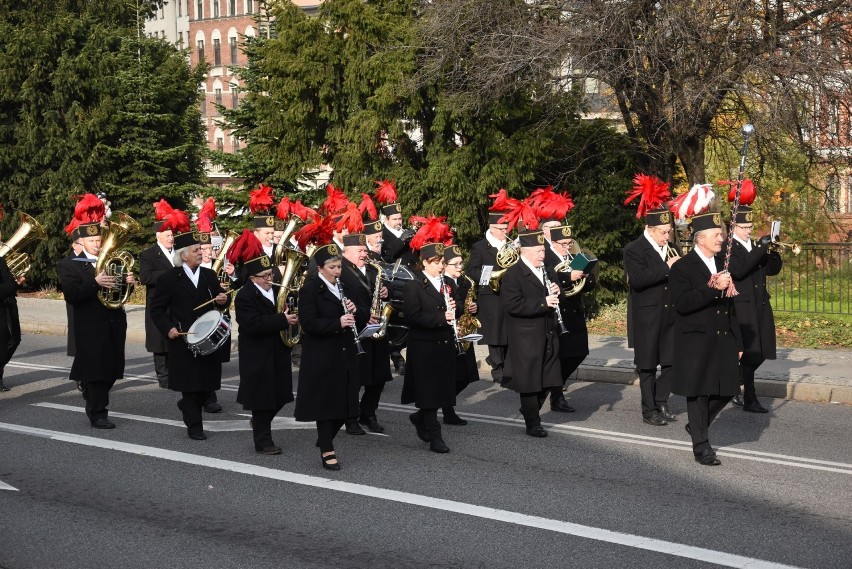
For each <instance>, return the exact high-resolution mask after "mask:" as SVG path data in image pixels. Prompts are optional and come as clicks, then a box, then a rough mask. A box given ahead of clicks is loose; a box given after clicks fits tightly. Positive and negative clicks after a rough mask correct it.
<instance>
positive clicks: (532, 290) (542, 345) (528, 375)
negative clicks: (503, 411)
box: [500, 231, 562, 437]
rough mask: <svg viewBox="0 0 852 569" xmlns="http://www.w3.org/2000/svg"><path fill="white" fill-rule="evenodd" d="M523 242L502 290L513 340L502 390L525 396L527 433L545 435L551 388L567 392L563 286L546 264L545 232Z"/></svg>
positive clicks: (523, 235)
mask: <svg viewBox="0 0 852 569" xmlns="http://www.w3.org/2000/svg"><path fill="white" fill-rule="evenodd" d="M519 239H520V245H521V258H520V260H519V261H518V262H517V263H515V264H514V265H512V266H511V267H509V268H508V269H507V270H506V274H505V275H504V276H503V281H502V283H501V286H500V299H501V300H502V302H503V306H504V308H505V310H506V320H507V322H506V327H507V329H508V338H509V346H508V348H509V349H508V351H507V352H506V367H505V369H504V371H503V387H506V388H508V389H511V390H512V391H516V392H518V393H519V394H520V396H521V413H522V414H523V416H524V422H525V423H526V427H527V434H528V435H530V436H531V437H546V436H547V431H545V430H544V429H543V428H542V426H541V417H540V416H539V410H540V409H541V406H542V404H543V403H544V401H545V399H547V396H548V394H549V393H550V390H551V389H552V388H554V387H558V388H560V389H561V388H562V378H561V376H560V373H559V329H558V327H557V325H556V318H555V315H556V310H557V309H558V307H559V287H558V286H557V285H556V284H555V275H554V274H553V272H552V271H550V270H549V269H548V268H547V267H545V265H544V243H545V239H544V234H543V233H542V232H541V231H529V232H524V233H521V234H520V235H519Z"/></svg>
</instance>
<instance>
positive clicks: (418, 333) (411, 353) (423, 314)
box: [402, 271, 457, 409]
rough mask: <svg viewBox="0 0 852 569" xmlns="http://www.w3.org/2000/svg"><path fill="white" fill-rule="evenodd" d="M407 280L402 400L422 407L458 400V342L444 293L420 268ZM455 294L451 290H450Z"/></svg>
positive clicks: (449, 405)
mask: <svg viewBox="0 0 852 569" xmlns="http://www.w3.org/2000/svg"><path fill="white" fill-rule="evenodd" d="M415 275H416V278H415V279H414V280H411V281H408V282H407V283H405V297H404V298H403V312H404V313H405V323H406V324H407V325H408V351H407V352H406V363H405V381H404V383H403V385H402V403H404V404H408V403H414V405H415V406H417V407H418V408H419V409H438V408H439V407H452V406H454V405H455V404H456V366H457V363H456V359H457V351H456V343H455V335H454V333H453V328H452V326H450V325H449V324H448V323H447V320H446V318H445V317H444V314H445V313H446V311H447V303H446V302H445V300H444V296H443V295H442V294H441V293H440V292H438V290H437V289H436V288H435V287H434V286H433V285H432V283H431V282H429V279H427V278H426V276H425V275H424V274H423V273H422V272H420V271H416V272H415ZM450 294H452V292H450Z"/></svg>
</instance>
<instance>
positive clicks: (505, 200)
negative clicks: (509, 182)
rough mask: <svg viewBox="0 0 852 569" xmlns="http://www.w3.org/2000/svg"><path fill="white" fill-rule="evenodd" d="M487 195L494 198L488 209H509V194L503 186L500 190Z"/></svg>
mask: <svg viewBox="0 0 852 569" xmlns="http://www.w3.org/2000/svg"><path fill="white" fill-rule="evenodd" d="M488 197H489V198H493V199H494V203H493V204H491V207H489V208H488V210H489V211H507V210H508V209H509V195H508V194H507V193H506V190H504V189H503V188H500V191H499V192H497V193H496V194H489V196H488Z"/></svg>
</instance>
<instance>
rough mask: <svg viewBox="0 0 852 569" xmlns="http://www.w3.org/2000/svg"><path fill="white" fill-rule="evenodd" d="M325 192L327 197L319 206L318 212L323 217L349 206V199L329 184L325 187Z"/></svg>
mask: <svg viewBox="0 0 852 569" xmlns="http://www.w3.org/2000/svg"><path fill="white" fill-rule="evenodd" d="M325 192H326V194H327V196H328V197H326V198H325V201H324V202H323V203H322V205H321V206H320V211H321V212H322V213H323V214H324V215H329V214H335V213H339V212H341V211H343V210H344V209H346V208H347V206H348V205H349V198H347V197H346V194H344V193H343V192H342V191H340V188H338V187H336V186H335V185H334V184H332V183H331V182H329V183H328V184H327V185H326V186H325Z"/></svg>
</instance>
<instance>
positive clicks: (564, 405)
mask: <svg viewBox="0 0 852 569" xmlns="http://www.w3.org/2000/svg"><path fill="white" fill-rule="evenodd" d="M550 410H551V411H556V412H558V413H573V412H574V411H575V409H574V408H573V407H571V406H570V405H568V402H567V401H565V397H564V396H562V394H560V395H559V398H558V399H551V400H550Z"/></svg>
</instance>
